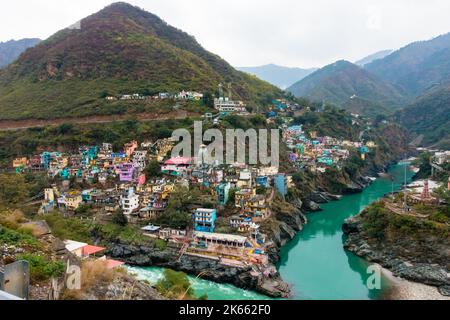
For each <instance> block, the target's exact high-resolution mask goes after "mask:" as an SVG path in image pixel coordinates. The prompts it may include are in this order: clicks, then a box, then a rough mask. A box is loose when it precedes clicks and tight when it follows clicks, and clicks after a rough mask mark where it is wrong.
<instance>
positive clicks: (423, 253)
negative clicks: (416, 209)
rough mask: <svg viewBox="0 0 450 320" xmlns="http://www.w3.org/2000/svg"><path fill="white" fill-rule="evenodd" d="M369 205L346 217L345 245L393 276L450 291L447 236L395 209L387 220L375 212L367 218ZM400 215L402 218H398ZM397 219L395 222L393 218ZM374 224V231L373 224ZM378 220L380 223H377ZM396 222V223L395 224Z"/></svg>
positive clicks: (449, 259) (449, 258) (445, 292)
mask: <svg viewBox="0 0 450 320" xmlns="http://www.w3.org/2000/svg"><path fill="white" fill-rule="evenodd" d="M370 210H373V209H372V208H371V207H370V208H369V209H367V210H365V211H363V212H362V213H361V214H360V215H358V216H356V217H353V218H351V219H349V220H347V221H346V222H345V223H344V225H343V231H344V233H345V234H346V236H347V239H346V241H345V244H344V247H345V248H346V249H347V250H349V251H351V252H353V253H355V254H356V255H358V256H360V257H362V258H364V259H366V260H368V261H370V262H374V263H379V264H380V265H382V266H383V267H385V268H387V269H390V270H391V271H392V272H393V273H394V275H395V276H397V277H401V278H404V279H407V280H411V281H414V282H419V283H424V284H427V285H432V286H436V287H438V289H439V291H440V292H441V294H443V295H450V277H449V276H448V274H449V271H450V249H449V248H450V239H449V238H448V236H442V235H441V234H436V233H435V232H434V231H432V230H431V229H429V227H428V225H427V222H424V221H420V220H416V221H415V222H412V223H414V224H412V223H411V221H412V220H411V219H408V221H410V222H409V223H407V222H406V221H400V220H398V217H395V216H394V215H395V214H394V213H387V214H389V215H391V216H389V217H388V219H395V220H387V221H388V222H386V220H385V219H384V218H383V217H382V216H378V217H377V219H376V220H372V221H371V222H369V220H370V219H371V218H370V215H371V211H370ZM400 219H401V218H400ZM393 221H396V222H393ZM373 223H376V224H377V227H376V228H378V229H377V231H376V233H377V235H376V236H375V235H374V227H372V224H373ZM380 223H381V225H380ZM396 224H398V226H395V225H396Z"/></svg>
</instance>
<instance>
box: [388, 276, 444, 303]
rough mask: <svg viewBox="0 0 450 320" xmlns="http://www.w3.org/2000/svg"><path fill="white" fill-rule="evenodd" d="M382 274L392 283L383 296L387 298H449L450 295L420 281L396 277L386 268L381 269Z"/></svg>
mask: <svg viewBox="0 0 450 320" xmlns="http://www.w3.org/2000/svg"><path fill="white" fill-rule="evenodd" d="M382 270H383V274H384V275H385V276H386V278H388V279H389V281H390V282H391V283H392V288H391V289H389V291H388V293H387V294H386V296H385V299H388V300H450V297H446V296H443V295H441V294H440V293H439V291H438V289H437V288H436V287H433V286H428V285H425V284H422V283H417V282H412V281H408V280H404V279H401V278H398V277H396V276H394V275H393V274H392V272H391V271H389V270H387V269H384V268H383V269H382Z"/></svg>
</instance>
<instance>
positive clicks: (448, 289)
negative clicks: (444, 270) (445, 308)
mask: <svg viewBox="0 0 450 320" xmlns="http://www.w3.org/2000/svg"><path fill="white" fill-rule="evenodd" d="M438 291H439V293H440V294H442V295H443V296H446V297H450V285H444V286H440V287H439V288H438Z"/></svg>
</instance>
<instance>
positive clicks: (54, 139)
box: [0, 118, 193, 199]
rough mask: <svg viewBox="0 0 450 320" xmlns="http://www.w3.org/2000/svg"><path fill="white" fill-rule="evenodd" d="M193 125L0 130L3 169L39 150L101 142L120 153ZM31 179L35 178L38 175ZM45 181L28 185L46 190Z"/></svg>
mask: <svg viewBox="0 0 450 320" xmlns="http://www.w3.org/2000/svg"><path fill="white" fill-rule="evenodd" d="M192 123H193V120H192V119H189V118H185V119H180V120H162V121H157V122H156V121H155V122H139V121H134V120H130V121H125V122H112V123H104V124H89V125H73V127H72V129H71V130H70V132H67V133H66V134H64V135H61V134H59V133H58V132H59V129H58V127H57V126H56V127H52V126H50V127H46V128H34V129H26V130H18V131H11V132H9V131H0V166H1V167H9V166H10V165H11V161H12V160H13V159H14V158H15V157H17V156H31V155H33V154H35V153H36V152H38V151H42V150H46V149H52V150H55V149H58V150H62V151H68V152H70V151H75V150H77V149H78V147H80V146H82V145H86V144H88V145H99V144H101V143H102V142H110V143H114V148H115V149H116V150H118V149H119V148H122V147H123V145H124V143H126V142H129V141H130V140H134V139H137V140H139V141H143V140H146V139H153V140H156V139H161V138H168V137H170V136H171V135H172V131H173V130H175V129H178V128H189V127H190V126H191V125H192ZM29 176H30V177H33V176H36V175H34V174H33V175H29ZM0 179H2V177H0ZM11 179H12V178H11ZM17 179H20V178H17ZM27 179H28V178H27ZM33 179H34V178H33ZM46 179H47V178H46V177H45V176H39V178H36V180H34V181H32V183H29V184H28V188H29V190H31V189H30V188H32V190H33V191H36V190H35V188H34V185H38V184H39V185H40V186H42V185H44V187H45V184H44V183H43V182H45V181H46ZM2 185H3V184H2ZM0 188H1V186H0ZM41 191H42V189H40V190H39V192H41ZM0 192H1V191H0ZM0 199H1V198H0Z"/></svg>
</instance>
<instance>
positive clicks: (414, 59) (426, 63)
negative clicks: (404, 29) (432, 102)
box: [365, 33, 450, 96]
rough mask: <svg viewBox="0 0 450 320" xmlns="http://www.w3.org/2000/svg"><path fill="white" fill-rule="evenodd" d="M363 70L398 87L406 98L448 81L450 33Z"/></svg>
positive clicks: (414, 46) (449, 78)
mask: <svg viewBox="0 0 450 320" xmlns="http://www.w3.org/2000/svg"><path fill="white" fill-rule="evenodd" d="M365 69H366V70H368V71H370V72H371V73H373V74H376V75H377V76H379V77H380V78H382V79H384V80H386V81H389V82H391V83H393V84H395V85H397V86H398V87H401V88H402V89H403V90H404V91H405V92H406V93H407V94H408V95H411V96H418V95H420V94H422V93H423V92H425V91H426V90H428V89H430V88H432V87H434V86H437V85H441V84H445V83H449V82H450V33H448V34H445V35H442V36H439V37H437V38H434V39H432V40H429V41H420V42H415V43H412V44H410V45H408V46H406V47H404V48H402V49H400V50H398V51H395V52H394V53H392V54H390V55H389V56H387V57H386V58H384V59H381V60H377V61H374V62H372V63H370V64H367V65H365Z"/></svg>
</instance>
